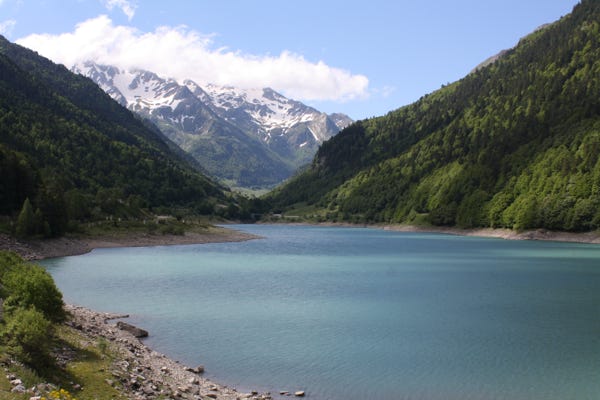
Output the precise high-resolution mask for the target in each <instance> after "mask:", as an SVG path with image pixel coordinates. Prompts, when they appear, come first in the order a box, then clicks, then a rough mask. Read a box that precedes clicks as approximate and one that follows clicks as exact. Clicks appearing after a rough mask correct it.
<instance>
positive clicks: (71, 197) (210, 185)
mask: <svg viewBox="0 0 600 400" xmlns="http://www.w3.org/2000/svg"><path fill="white" fill-rule="evenodd" d="M175 147H176V146H175V145H174V144H172V143H169V141H168V139H166V138H165V137H164V136H163V135H162V134H161V133H160V131H158V129H156V128H155V127H153V126H150V125H149V124H148V123H147V122H145V121H142V120H140V119H139V117H135V116H134V115H133V114H132V113H131V112H130V111H128V110H126V109H125V108H123V107H122V106H120V105H119V104H117V103H116V102H115V101H113V100H112V99H111V98H110V97H109V96H108V95H106V94H105V93H104V92H103V91H102V90H101V89H100V88H99V87H97V86H96V85H95V84H94V83H93V82H92V81H90V80H89V79H87V78H84V77H81V76H78V75H75V74H72V73H71V72H69V71H68V70H67V69H66V68H65V67H64V66H61V65H56V64H54V63H52V62H51V61H49V60H47V59H45V58H43V57H40V56H39V55H37V53H34V52H32V51H30V50H27V49H25V48H23V47H20V46H17V45H15V44H12V43H10V42H8V41H7V40H6V39H4V38H2V37H0V216H5V217H4V218H5V219H4V220H3V221H4V222H6V220H7V219H8V220H10V221H12V222H13V223H14V222H18V221H17V216H19V217H21V218H22V219H23V220H22V221H21V222H23V224H24V225H22V226H21V233H24V234H27V235H31V234H40V235H46V236H57V235H61V234H63V233H64V232H65V231H66V230H67V229H68V226H69V221H86V220H93V219H98V218H107V217H108V216H110V217H115V218H117V217H118V218H130V217H135V216H136V215H139V213H140V210H142V209H152V208H156V207H159V208H160V207H163V208H164V207H176V206H177V207H188V208H190V209H192V210H195V211H196V212H198V213H206V214H212V213H214V212H215V210H216V209H226V210H227V209H231V207H230V206H232V202H231V200H229V199H228V198H227V196H226V195H225V194H224V192H223V188H222V187H220V186H218V185H216V184H215V183H214V182H213V181H211V180H210V179H209V178H207V177H206V176H204V175H203V174H202V173H201V172H200V171H199V170H198V168H195V167H193V166H192V164H190V163H189V162H188V160H185V159H184V158H183V157H182V156H181V154H178V153H177V152H176V151H174V150H173V149H174V148H175ZM217 206H219V207H217ZM5 225H6V224H5ZM13 225H14V224H13ZM13 230H14V228H13ZM13 233H14V232H13Z"/></svg>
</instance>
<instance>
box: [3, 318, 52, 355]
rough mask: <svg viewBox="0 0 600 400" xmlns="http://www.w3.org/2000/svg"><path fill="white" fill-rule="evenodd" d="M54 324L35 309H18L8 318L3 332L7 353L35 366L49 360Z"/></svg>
mask: <svg viewBox="0 0 600 400" xmlns="http://www.w3.org/2000/svg"><path fill="white" fill-rule="evenodd" d="M51 330H52V323H51V322H50V321H48V320H47V319H46V318H44V315H43V314H42V313H41V312H39V311H38V310H36V309H35V308H33V307H30V308H27V309H24V308H18V309H15V310H14V312H12V313H10V314H8V315H7V316H6V325H5V328H4V330H3V332H2V339H3V342H4V343H5V344H6V347H7V349H6V351H7V352H8V353H9V354H10V355H12V356H14V357H16V358H17V359H19V360H20V361H22V362H24V363H26V364H30V365H35V364H45V363H47V361H48V359H49V354H50V341H49V337H50V336H51Z"/></svg>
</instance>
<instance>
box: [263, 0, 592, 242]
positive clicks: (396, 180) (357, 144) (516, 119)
mask: <svg viewBox="0 0 600 400" xmlns="http://www.w3.org/2000/svg"><path fill="white" fill-rule="evenodd" d="M599 155H600V2H598V1H595V0H583V1H582V2H581V3H580V4H578V5H577V6H576V7H575V8H574V9H573V12H572V13H571V14H570V15H568V16H566V17H563V18H562V19H561V20H560V21H557V22H556V23H554V24H552V25H549V26H546V27H544V28H543V29H541V30H539V31H537V32H535V33H533V34H531V35H529V36H528V37H526V38H524V39H523V40H521V42H520V43H519V44H518V46H516V47H515V48H514V49H512V50H510V51H508V52H507V53H506V54H505V55H503V57H501V58H500V59H499V60H498V61H496V62H495V63H493V64H491V65H489V66H487V67H484V68H481V69H479V70H478V71H476V72H474V73H472V74H470V75H468V76H467V77H465V78H463V79H462V80H460V81H458V82H456V83H454V84H451V85H449V86H446V87H444V88H442V89H440V90H439V91H437V92H434V93H432V94H430V95H427V96H424V97H423V98H421V99H420V100H419V101H417V102H416V103H414V104H412V105H409V106H406V107H403V108H401V109H398V110H396V111H393V112H391V113H389V114H388V115H386V116H383V117H379V118H373V119H369V120H365V121H360V122H358V123H356V124H354V125H352V126H350V127H349V128H347V129H346V130H344V131H343V132H342V133H341V134H339V135H338V136H336V137H334V138H332V139H331V140H329V141H328V142H326V143H325V144H324V145H323V146H322V147H321V149H320V150H319V152H318V154H317V155H316V157H315V159H314V161H313V164H312V166H311V168H310V169H309V170H308V171H307V172H305V173H303V174H300V175H299V176H297V177H295V178H294V179H292V180H291V181H290V182H289V183H288V184H287V185H285V186H283V187H281V188H279V189H278V190H276V191H274V192H273V193H272V194H271V195H270V196H269V197H268V198H267V200H268V201H270V202H271V204H272V205H273V206H274V207H276V208H278V209H283V210H285V209H289V207H291V206H292V205H294V204H296V205H298V204H305V203H307V204H313V205H316V206H317V208H320V209H321V211H322V215H325V212H324V210H326V211H327V213H326V215H327V216H328V218H329V219H336V220H347V221H355V222H359V221H360V222H407V223H411V222H416V221H418V222H429V223H432V224H435V225H458V226H461V227H476V226H491V227H509V228H515V229H525V228H548V229H560V230H573V231H579V230H591V229H597V228H599V227H600V208H599V206H600V162H599Z"/></svg>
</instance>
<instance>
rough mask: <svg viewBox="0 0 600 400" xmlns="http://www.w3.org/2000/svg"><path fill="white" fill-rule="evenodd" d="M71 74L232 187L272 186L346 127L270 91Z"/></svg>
mask: <svg viewBox="0 0 600 400" xmlns="http://www.w3.org/2000/svg"><path fill="white" fill-rule="evenodd" d="M72 70H73V71H74V72H76V73H79V74H81V75H84V76H87V77H89V78H91V79H92V80H93V81H94V82H96V83H97V84H98V85H99V86H100V87H101V88H102V89H103V90H104V91H105V92H106V93H108V94H109V95H110V96H111V97H112V98H113V99H115V100H116V101H118V102H119V103H120V104H122V105H123V106H125V107H127V108H129V109H130V110H132V111H135V112H137V113H138V114H140V115H142V116H144V117H147V118H149V119H151V120H152V121H153V122H154V123H156V124H157V125H158V127H159V128H161V130H162V131H163V133H165V135H166V136H168V137H169V138H170V139H171V140H173V141H174V142H175V143H177V144H178V145H179V146H180V147H181V148H182V149H184V150H185V151H187V152H189V153H190V154H191V155H192V156H194V157H195V158H196V159H197V160H198V161H199V162H200V163H201V164H202V165H203V166H204V167H205V168H206V170H207V171H209V172H210V173H212V174H213V175H214V176H216V177H217V178H220V179H222V180H226V181H229V182H230V183H232V184H234V185H239V186H246V187H248V186H257V187H260V186H272V185H274V184H277V183H279V182H281V181H283V180H285V179H286V178H288V177H289V176H290V175H291V174H292V173H293V172H294V171H295V170H296V169H297V168H298V167H300V166H302V165H304V164H306V163H308V162H310V160H311V159H312V157H313V156H314V153H315V152H316V150H317V148H318V146H319V145H320V144H321V143H322V142H323V141H324V140H327V139H329V138H330V137H332V136H333V135H335V134H337V133H338V132H339V131H340V130H341V129H343V128H344V127H346V126H347V125H349V124H350V123H351V122H352V120H351V119H350V118H349V117H347V116H346V115H344V114H332V115H327V114H325V113H321V112H319V111H317V110H316V109H314V108H312V107H309V106H306V105H305V104H303V103H300V102H298V101H295V100H291V99H288V98H286V97H285V96H283V95H281V94H279V93H277V92H275V91H274V90H272V89H269V88H264V89H240V88H234V87H223V86H218V85H213V84H207V85H203V86H201V85H199V84H198V83H196V82H193V81H191V80H185V81H183V82H181V83H179V82H177V81H176V80H173V79H167V78H163V77H160V76H158V75H157V74H155V73H152V72H149V71H141V70H132V71H127V70H123V69H119V68H117V67H114V66H106V65H98V64H95V63H93V62H86V63H82V64H78V65H76V66H74V67H73V68H72Z"/></svg>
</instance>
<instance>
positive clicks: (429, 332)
mask: <svg viewBox="0 0 600 400" xmlns="http://www.w3.org/2000/svg"><path fill="white" fill-rule="evenodd" d="M235 228H237V229H241V230H244V231H248V232H251V233H255V234H258V235H261V236H263V237H264V239H260V240H253V241H249V242H243V243H223V244H205V245H191V246H173V247H152V248H122V249H100V250H95V251H93V252H92V253H90V254H86V255H82V256H76V257H65V258H59V259H52V260H46V261H44V265H45V266H46V267H47V268H48V270H49V271H50V273H51V274H52V275H53V276H54V278H55V280H56V282H57V284H58V286H59V288H60V289H61V290H62V291H63V293H64V296H65V300H66V301H68V302H71V303H75V304H80V305H84V306H87V307H91V308H94V309H97V310H101V311H112V312H123V313H129V314H131V316H132V317H131V318H130V321H131V322H132V323H134V324H137V325H139V326H141V327H143V328H145V329H148V330H149V331H150V334H151V336H150V338H149V339H148V340H147V344H148V345H150V346H151V347H152V348H154V349H156V350H158V351H160V352H163V353H166V354H168V355H169V356H171V357H173V358H175V359H178V360H181V361H182V362H184V363H186V364H188V365H192V366H194V365H197V364H204V365H206V367H207V375H208V376H209V377H212V378H214V379H215V380H217V381H219V382H223V383H226V384H229V385H231V386H234V387H238V388H241V389H243V390H247V389H258V390H262V391H264V390H270V391H272V392H275V393H278V392H279V390H291V391H293V390H299V389H303V390H306V391H307V393H308V395H309V397H310V398H313V399H331V400H342V399H343V400H354V399H356V400H358V399H383V400H388V399H389V400H392V399H393V400H397V399H407V400H408V399H411V400H412V399H423V400H442V399H443V400H453V399H461V400H462V399H464V400H468V399H474V400H490V399H502V400H505V399H506V400H519V399H523V400H525V399H527V400H534V399H545V400H553V399H556V400H558V399H560V400H564V399H578V400H579V399H590V400H592V399H593V400H596V399H599V398H600V246H597V245H596V246H594V245H582V244H564V243H552V242H529V241H526V242H523V241H504V240H498V239H483V238H466V237H458V236H449V235H439V234H415V233H399V232H386V231H381V230H373V229H358V228H357V229H355V228H326V227H298V226H293V227H290V226H267V225H257V226H236V227H235Z"/></svg>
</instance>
